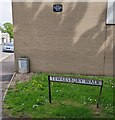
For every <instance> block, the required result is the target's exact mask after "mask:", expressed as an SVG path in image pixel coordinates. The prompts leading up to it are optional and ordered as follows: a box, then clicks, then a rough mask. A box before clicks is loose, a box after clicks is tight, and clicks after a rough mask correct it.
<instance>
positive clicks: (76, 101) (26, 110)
mask: <svg viewBox="0 0 115 120" xmlns="http://www.w3.org/2000/svg"><path fill="white" fill-rule="evenodd" d="M48 75H49V74H47V73H39V74H35V75H33V76H32V78H31V79H30V80H29V81H26V82H20V81H17V83H16V86H15V87H13V88H11V87H10V88H9V90H8V93H7V95H6V98H5V100H4V110H5V112H6V113H7V114H8V115H10V116H12V117H26V118H113V87H114V86H113V78H112V77H99V76H83V75H67V74H57V75H61V76H74V77H78V78H87V79H95V80H103V81H104V85H103V91H102V96H101V100H100V106H99V109H97V108H96V101H97V98H98V95H99V90H100V87H94V86H87V85H78V84H71V83H58V82H55V83H54V82H52V83H51V90H52V103H51V104H50V103H49V100H48Z"/></svg>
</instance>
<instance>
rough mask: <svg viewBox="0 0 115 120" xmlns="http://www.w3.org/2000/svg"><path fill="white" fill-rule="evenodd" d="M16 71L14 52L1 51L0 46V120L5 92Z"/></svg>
mask: <svg viewBox="0 0 115 120" xmlns="http://www.w3.org/2000/svg"><path fill="white" fill-rule="evenodd" d="M14 71H15V65H14V54H13V53H5V52H2V51H1V46H0V120H1V118H2V101H3V96H4V92H5V90H6V88H7V86H8V84H9V82H10V80H11V78H12V75H13V73H14Z"/></svg>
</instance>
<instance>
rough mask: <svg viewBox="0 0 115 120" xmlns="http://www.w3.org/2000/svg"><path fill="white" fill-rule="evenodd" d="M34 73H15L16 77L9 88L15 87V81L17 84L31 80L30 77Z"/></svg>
mask: <svg viewBox="0 0 115 120" xmlns="http://www.w3.org/2000/svg"><path fill="white" fill-rule="evenodd" d="M34 74H35V73H32V72H31V73H27V74H20V73H16V75H15V76H14V79H13V81H12V83H11V85H10V87H13V86H15V84H16V81H18V82H25V81H28V80H30V79H31V77H32V76H33V75H34Z"/></svg>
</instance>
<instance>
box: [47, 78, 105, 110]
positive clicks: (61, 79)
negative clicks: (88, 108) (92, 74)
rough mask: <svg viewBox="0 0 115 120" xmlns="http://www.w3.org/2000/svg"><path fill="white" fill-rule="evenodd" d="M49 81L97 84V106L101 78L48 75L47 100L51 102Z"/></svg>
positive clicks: (101, 82) (101, 85) (101, 84)
mask: <svg viewBox="0 0 115 120" xmlns="http://www.w3.org/2000/svg"><path fill="white" fill-rule="evenodd" d="M50 82H63V83H73V84H81V85H90V86H99V87H100V93H99V97H98V100H97V108H98V107H99V101H100V97H101V94H102V87H103V81H102V80H91V79H84V78H74V77H63V76H48V86H49V102H50V103H51V86H50Z"/></svg>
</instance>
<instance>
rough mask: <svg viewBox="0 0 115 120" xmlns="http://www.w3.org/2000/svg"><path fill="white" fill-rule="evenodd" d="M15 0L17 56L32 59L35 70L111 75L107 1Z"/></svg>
mask: <svg viewBox="0 0 115 120" xmlns="http://www.w3.org/2000/svg"><path fill="white" fill-rule="evenodd" d="M62 4H63V7H64V9H63V12H62V13H55V12H53V11H52V5H53V3H28V2H27V3H23V2H22V3H16V2H15V3H13V15H14V39H15V57H16V65H17V58H18V57H22V56H26V57H29V59H30V70H31V71H32V72H52V73H78V74H88V75H89V74H92V75H112V74H113V73H112V72H113V68H112V67H113V64H112V63H113V62H112V60H113V59H112V55H113V52H112V51H113V50H112V49H113V48H111V46H112V42H113V39H112V37H111V36H112V28H111V27H112V26H106V25H105V19H106V3H100V2H99V3H84V2H81V3H80V2H78V3H62Z"/></svg>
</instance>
